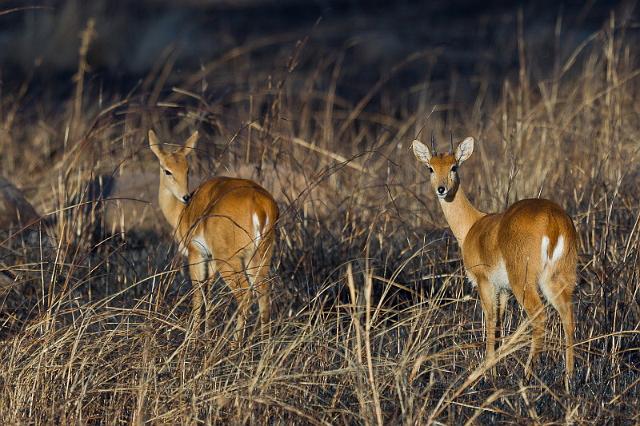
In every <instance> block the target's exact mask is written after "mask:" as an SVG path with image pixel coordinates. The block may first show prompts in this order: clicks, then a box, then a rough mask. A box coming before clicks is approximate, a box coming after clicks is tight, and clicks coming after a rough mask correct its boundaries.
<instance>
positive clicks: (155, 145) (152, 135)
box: [149, 130, 165, 160]
mask: <svg viewBox="0 0 640 426" xmlns="http://www.w3.org/2000/svg"><path fill="white" fill-rule="evenodd" d="M149 148H151V151H153V153H154V154H155V155H156V157H158V159H159V160H161V159H162V158H163V157H164V156H165V153H164V152H163V151H162V147H161V144H160V141H159V140H158V137H157V136H156V132H154V131H153V130H149Z"/></svg>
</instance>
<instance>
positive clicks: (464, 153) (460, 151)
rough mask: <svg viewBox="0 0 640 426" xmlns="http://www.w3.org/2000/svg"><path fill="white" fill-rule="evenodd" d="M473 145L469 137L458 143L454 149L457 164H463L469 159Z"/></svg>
mask: <svg viewBox="0 0 640 426" xmlns="http://www.w3.org/2000/svg"><path fill="white" fill-rule="evenodd" d="M473 144H474V141H473V138H472V137H471V136H469V137H468V138H466V139H465V140H463V141H462V142H460V144H459V145H458V147H457V148H456V161H457V162H458V164H462V163H464V162H465V161H467V159H468V158H469V157H471V154H473Z"/></svg>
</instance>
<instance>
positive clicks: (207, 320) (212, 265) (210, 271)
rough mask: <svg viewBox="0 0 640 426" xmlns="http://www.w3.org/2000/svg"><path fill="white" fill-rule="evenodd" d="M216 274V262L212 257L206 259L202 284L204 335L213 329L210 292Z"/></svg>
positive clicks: (207, 334) (209, 334)
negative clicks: (205, 279) (205, 273)
mask: <svg viewBox="0 0 640 426" xmlns="http://www.w3.org/2000/svg"><path fill="white" fill-rule="evenodd" d="M215 274H216V262H215V261H214V260H212V259H208V261H207V281H206V285H205V286H204V288H203V289H204V290H206V291H205V292H204V295H205V303H204V306H205V315H204V333H205V335H206V336H211V333H212V330H213V324H212V323H211V319H212V314H213V312H212V309H211V301H212V300H213V298H212V297H211V296H212V292H213V282H214V278H215Z"/></svg>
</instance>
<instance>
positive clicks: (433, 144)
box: [431, 130, 436, 155]
mask: <svg viewBox="0 0 640 426" xmlns="http://www.w3.org/2000/svg"><path fill="white" fill-rule="evenodd" d="M431 155H436V138H435V136H433V130H432V131H431Z"/></svg>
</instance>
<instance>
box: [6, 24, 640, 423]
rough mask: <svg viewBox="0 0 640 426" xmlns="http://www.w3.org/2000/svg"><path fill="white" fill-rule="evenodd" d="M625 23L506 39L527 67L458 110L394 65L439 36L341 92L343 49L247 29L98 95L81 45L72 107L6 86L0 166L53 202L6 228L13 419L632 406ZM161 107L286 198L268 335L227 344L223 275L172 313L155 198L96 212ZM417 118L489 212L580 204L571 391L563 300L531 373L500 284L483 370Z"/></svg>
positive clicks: (330, 416)
mask: <svg viewBox="0 0 640 426" xmlns="http://www.w3.org/2000/svg"><path fill="white" fill-rule="evenodd" d="M90 34H91V31H90V29H88V30H87V31H86V33H85V35H84V36H85V37H87V43H89V42H90ZM632 41H633V40H630V39H627V36H626V35H625V34H624V31H623V30H620V29H617V28H616V27H615V21H613V20H612V22H611V23H610V25H607V26H606V27H605V28H604V29H603V30H602V31H600V32H598V33H597V34H594V35H593V37H591V38H590V39H589V40H588V41H587V42H586V43H585V45H584V46H581V47H580V48H579V50H577V51H576V52H575V56H570V57H568V58H567V59H564V60H560V59H558V60H557V63H556V65H555V66H554V67H553V70H552V71H549V72H548V73H547V74H545V77H544V79H542V78H534V77H532V74H533V73H532V72H530V70H529V67H530V66H532V65H531V64H530V63H529V62H532V63H533V65H535V54H531V55H530V54H529V52H528V51H527V48H526V46H525V45H524V43H523V42H522V39H521V40H520V51H521V55H520V56H521V58H520V59H521V60H520V68H519V72H518V73H517V74H516V75H514V76H506V77H504V80H503V82H502V84H501V87H502V89H501V90H500V91H499V92H498V93H497V94H495V96H494V95H491V94H490V93H488V92H487V91H486V90H485V89H486V88H487V87H488V86H489V85H494V84H496V82H495V81H491V82H490V83H489V81H488V80H487V78H488V77H484V78H481V79H480V83H478V85H477V90H474V91H473V93H472V94H469V93H465V94H464V99H465V102H464V105H465V106H460V103H457V104H456V100H459V99H461V98H462V96H461V95H460V94H458V93H457V92H456V88H455V85H452V86H451V87H450V88H449V90H448V91H446V92H445V93H444V94H442V91H441V90H439V89H436V88H435V87H434V85H433V84H432V82H431V81H430V80H429V79H428V78H427V79H426V80H425V81H424V82H423V83H422V84H420V85H419V86H415V87H413V88H410V89H405V90H404V91H399V90H398V88H397V86H396V85H394V78H396V77H395V72H400V71H401V70H402V68H403V67H404V66H407V65H408V64H416V63H417V64H422V63H423V62H425V63H428V62H429V61H430V60H432V58H430V56H429V55H430V54H429V55H420V54H416V55H414V56H412V57H410V58H407V60H406V61H405V62H404V63H401V64H398V66H397V67H396V69H394V70H393V71H391V72H390V74H389V75H388V76H387V77H383V78H382V79H381V80H380V82H379V83H378V84H376V85H374V86H373V87H372V88H371V91H370V93H369V94H367V96H365V97H364V98H361V99H358V100H355V101H350V100H347V99H344V98H341V97H340V95H339V92H338V91H337V90H336V87H337V85H338V82H339V81H340V75H341V58H342V55H343V52H337V53H335V54H333V55H329V56H327V57H325V58H324V59H322V60H321V61H320V63H318V61H319V60H318V59H317V58H315V57H314V55H313V52H314V46H309V45H308V44H309V43H311V44H312V43H313V42H312V41H308V40H302V41H301V43H299V44H298V45H296V46H294V47H291V46H287V48H286V49H285V50H284V52H285V53H282V54H281V56H280V57H277V58H275V60H274V62H273V63H275V64H280V65H273V66H268V67H264V69H261V68H260V67H256V66H255V62H254V61H252V58H253V56H252V55H254V54H256V53H255V52H254V49H258V51H257V52H258V53H259V49H261V48H262V47H261V46H260V44H259V43H257V44H256V45H255V46H253V47H252V46H248V47H246V48H238V49H237V50H234V51H232V52H229V53H227V54H225V55H223V56H222V57H221V58H220V59H219V60H216V61H213V62H212V63H210V64H205V65H204V66H203V70H202V71H201V73H200V74H199V75H196V76H187V77H179V78H178V77H175V76H174V77H172V79H173V80H172V81H175V80H176V78H177V79H178V82H177V83H175V85H173V86H171V85H167V79H169V78H170V77H171V76H172V75H173V70H172V62H171V58H170V57H169V58H166V61H165V62H161V63H159V64H158V67H157V70H156V71H155V72H153V73H152V74H151V75H149V76H148V78H147V79H146V80H145V81H144V82H143V83H142V84H141V85H140V87H139V88H138V89H137V91H135V92H133V93H130V94H128V95H126V96H118V95H112V97H111V98H105V97H100V98H98V96H97V93H98V92H97V90H98V89H97V88H95V87H92V86H91V85H90V84H87V82H86V81H85V80H86V77H85V76H84V72H85V71H86V69H85V65H84V64H85V58H83V57H82V54H81V57H80V58H79V64H80V67H79V69H80V71H79V72H78V80H77V86H76V87H77V90H76V92H75V95H74V98H73V99H70V100H69V101H68V103H67V107H65V108H59V105H55V107H54V106H52V105H47V104H42V105H38V106H37V108H27V107H24V108H22V107H21V105H23V101H24V93H3V98H2V100H1V101H2V116H1V117H0V118H1V119H2V128H3V131H2V132H1V133H0V138H1V143H2V144H1V148H2V159H1V161H2V167H3V171H4V173H5V174H6V175H9V176H12V177H13V179H14V180H15V181H17V182H19V183H20V184H21V186H22V187H25V188H27V190H28V191H27V192H28V195H29V197H30V198H31V199H32V200H34V201H35V204H36V206H37V207H39V208H40V210H41V211H44V212H51V213H49V217H50V218H51V220H50V222H51V223H50V227H49V228H46V227H45V226H44V225H43V226H41V227H39V228H38V227H36V229H35V230H31V231H24V232H19V233H17V234H12V235H10V236H6V238H5V237H2V238H1V239H0V241H2V252H1V255H2V263H3V264H5V265H9V266H10V267H9V269H10V270H11V271H12V273H14V274H16V275H17V277H18V278H17V280H16V282H15V283H14V284H13V286H12V288H8V289H5V290H4V293H3V295H2V297H3V299H2V300H3V302H4V303H3V305H2V310H1V312H0V314H1V318H2V324H3V328H2V339H3V340H2V343H3V344H2V345H1V346H0V358H1V359H2V360H3V367H2V369H1V370H0V387H1V389H2V395H3V397H2V399H1V400H0V418H1V419H2V422H3V423H33V424H48V423H53V422H56V423H65V424H66V423H69V424H81V423H89V422H91V423H94V422H95V423H97V422H100V423H108V424H116V423H136V424H137V423H142V422H152V423H183V424H191V423H196V422H204V423H233V424H244V423H250V424H273V423H278V424H281V423H300V424H306V423H311V424H327V423H330V424H333V423H343V424H360V423H363V424H380V423H386V424H395V423H402V424H424V423H431V422H432V423H438V424H440V423H455V424H462V423H465V422H466V423H474V422H477V423H494V422H509V423H530V422H536V423H549V422H554V423H565V422H566V423H570V422H575V423H596V424H602V423H609V422H610V423H628V424H633V423H637V422H638V421H640V418H639V417H638V406H639V397H640V371H639V369H638V364H639V362H640V356H639V352H638V351H639V349H640V334H639V328H638V324H639V321H640V306H639V304H638V303H639V295H638V292H639V288H640V285H639V276H638V275H639V270H640V268H639V256H640V243H639V240H640V229H639V218H640V207H639V202H640V197H639V196H638V191H637V186H638V179H639V178H640V175H639V173H638V167H637V164H638V160H639V156H640V152H639V148H638V147H639V145H638V142H637V141H638V139H639V138H640V125H639V123H640V120H638V114H639V109H638V101H637V99H639V98H640V86H639V85H638V79H637V76H638V70H637V65H638V59H639V57H638V56H637V54H636V52H635V44H634V43H633V42H632ZM266 44H268V43H266V42H265V45H266ZM85 52H86V51H85ZM81 53H82V52H81ZM425 66H426V65H425ZM480 77H482V76H480ZM81 82H84V83H81ZM172 84H173V83H172ZM98 99H99V101H98ZM150 126H153V127H155V128H156V129H158V130H160V131H161V132H164V134H165V136H168V135H170V134H173V135H182V136H185V135H187V134H188V133H189V130H191V129H194V128H198V129H199V130H200V131H201V134H203V135H204V137H203V140H202V142H204V143H202V144H201V147H200V150H199V152H198V167H197V171H198V172H199V173H198V174H199V175H200V176H207V175H210V174H214V173H222V172H227V173H233V171H234V170H241V169H242V168H243V167H245V168H246V167H249V168H253V170H252V171H251V173H253V174H254V177H255V178H256V179H258V180H260V181H263V182H266V184H265V185H266V186H267V187H268V188H269V189H271V190H272V191H273V192H274V193H275V196H276V198H278V200H279V202H280V205H281V211H282V212H283V215H282V216H283V217H282V220H281V222H280V223H279V243H278V250H277V253H276V255H275V261H274V265H275V266H274V268H273V273H272V276H273V280H274V288H275V292H274V293H275V301H274V305H275V306H274V308H275V309H274V310H275V315H274V318H273V336H272V337H271V338H269V339H263V338H261V337H260V336H259V335H258V334H256V333H255V330H253V329H251V330H250V332H249V333H248V334H249V337H248V339H247V342H246V345H244V346H243V347H242V348H240V349H237V350H230V349H229V345H228V342H229V339H230V337H231V336H232V331H233V327H232V326H230V324H232V322H233V317H234V309H233V308H234V307H233V305H232V304H231V300H232V298H231V297H230V295H229V294H227V293H226V287H225V286H223V285H216V286H215V289H214V294H213V295H212V297H210V298H209V302H208V303H209V304H210V312H212V315H213V316H214V318H215V323H216V324H217V326H216V327H215V329H214V330H213V332H212V336H210V338H202V337H196V336H193V335H190V334H187V333H186V332H185V330H186V327H187V324H188V314H189V311H190V307H189V300H190V296H189V291H190V286H189V283H188V279H187V274H186V271H185V270H184V268H183V266H182V260H181V259H180V258H179V257H178V256H177V254H176V252H175V247H174V245H173V244H172V242H171V239H170V235H169V234H168V233H167V232H166V229H164V228H163V227H162V223H161V219H159V218H158V216H157V215H154V213H153V209H151V208H147V209H146V210H145V209H143V210H142V212H140V211H138V213H136V214H141V215H147V216H145V217H146V221H147V222H148V224H150V226H148V227H147V228H145V229H144V230H142V229H139V228H138V227H136V226H130V227H127V226H124V225H123V226H121V227H119V225H117V224H116V225H114V224H113V221H114V220H116V221H117V220H120V221H121V222H123V223H124V222H125V219H127V220H128V218H126V217H125V215H127V214H129V212H131V211H132V209H133V207H132V206H134V205H135V206H139V205H140V204H143V205H147V204H144V202H142V201H134V200H119V203H120V204H119V205H120V208H121V209H122V210H119V212H120V213H117V214H115V216H116V217H118V214H120V217H119V219H118V218H116V219H113V217H112V218H111V219H107V218H106V216H105V214H104V207H105V206H110V205H113V203H115V202H116V201H115V200H109V199H103V198H100V197H102V196H104V195H106V196H107V197H109V196H110V194H109V193H108V191H107V190H106V189H104V188H102V189H101V188H100V185H96V182H99V181H100V179H97V177H98V176H103V179H104V177H105V176H110V177H113V178H115V179H125V182H126V181H127V180H126V179H132V180H133V181H135V180H136V179H135V176H136V173H143V172H144V170H148V169H149V165H150V164H153V163H152V157H151V154H150V153H149V152H148V151H147V148H146V141H145V140H144V135H145V133H146V131H147V129H148V128H149V127H150ZM423 129H424V130H423ZM432 130H433V131H434V132H435V134H436V135H438V136H440V137H439V140H440V141H441V142H442V143H443V145H441V149H443V148H444V144H446V145H447V146H448V135H449V132H450V131H451V132H453V134H455V135H456V137H463V136H466V135H469V134H471V135H474V136H476V137H477V138H478V139H479V141H480V144H479V145H480V149H479V150H478V153H477V154H476V155H475V156H474V157H472V159H471V160H470V161H469V162H468V163H469V164H468V165H467V164H465V166H464V170H462V179H463V184H464V185H465V187H466V188H467V192H468V193H469V194H470V196H471V197H472V198H473V199H475V200H476V203H477V204H478V206H479V207H480V208H482V209H485V210H495V209H500V208H503V207H504V206H505V205H506V204H507V203H509V202H512V201H514V200H516V199H520V198H524V197H531V196H538V195H542V196H544V197H548V198H551V199H554V200H557V201H559V202H560V203H561V204H563V205H564V206H565V207H566V208H567V209H568V211H569V212H570V214H571V215H572V217H573V218H574V221H575V223H576V226H577V229H578V232H579V238H580V245H581V249H580V263H579V283H578V286H577V289H576V294H575V305H574V307H575V312H576V316H577V331H576V342H577V344H576V356H577V362H576V374H575V378H574V380H573V382H572V391H571V392H570V393H568V394H567V393H565V392H564V387H563V382H562V373H563V371H564V363H563V356H562V353H563V352H562V347H561V341H562V340H561V334H560V328H561V327H560V323H559V321H558V319H557V317H556V316H555V315H553V314H552V315H551V316H550V320H551V328H550V329H551V332H550V333H549V335H548V338H547V346H548V351H547V352H545V353H544V354H543V355H542V362H541V363H540V365H539V366H538V369H537V374H536V376H535V377H534V378H533V379H532V380H531V381H529V382H526V381H525V380H524V377H523V371H522V370H523V368H522V363H523V361H524V360H525V359H526V355H527V348H526V345H527V343H528V340H527V338H528V334H527V327H526V326H527V324H526V322H525V316H524V315H523V314H522V313H521V312H520V311H519V308H517V305H516V304H515V303H513V302H512V304H511V309H509V310H508V314H507V320H506V328H507V330H508V336H507V337H506V338H504V339H503V340H502V343H503V349H502V352H501V355H500V359H499V362H498V365H497V371H498V376H497V378H495V379H493V378H491V377H490V376H489V375H487V374H485V369H486V368H487V367H488V366H485V365H483V363H482V360H483V352H484V345H483V335H482V310H481V308H480V305H479V302H478V299H477V294H476V293H475V290H474V289H472V288H471V286H470V284H468V283H467V282H465V280H464V277H463V273H462V270H461V262H460V259H459V254H458V249H457V247H456V244H455V241H454V240H453V238H452V237H451V235H450V233H449V232H448V231H446V230H445V228H444V227H445V224H444V222H443V219H442V214H441V212H440V211H439V206H438V205H437V203H436V202H435V200H434V199H433V196H432V194H430V191H429V190H428V186H427V184H426V180H427V177H426V175H425V171H424V170H422V169H421V168H419V166H418V164H416V161H415V160H414V158H413V156H412V155H411V154H410V152H409V150H408V148H409V144H410V142H411V140H412V139H413V138H414V136H415V135H416V134H419V133H420V132H422V133H421V135H422V137H423V138H424V139H427V138H428V135H429V134H430V132H431V131H432ZM176 137H177V136H176ZM444 141H446V142H444ZM180 142H181V141H180ZM343 159H344V160H345V161H343ZM152 170H153V169H152ZM123 176H124V177H123ZM154 185H155V184H154ZM155 190H156V189H155V187H152V188H150V189H149V192H148V193H147V195H148V198H146V199H145V200H143V201H146V202H152V201H154V198H155ZM111 216H113V214H112V215H111ZM109 221H111V223H106V222H109ZM113 230H117V231H118V232H115V233H113ZM119 231H124V232H119ZM218 284H220V283H218Z"/></svg>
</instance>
